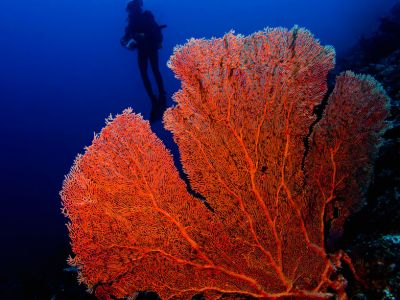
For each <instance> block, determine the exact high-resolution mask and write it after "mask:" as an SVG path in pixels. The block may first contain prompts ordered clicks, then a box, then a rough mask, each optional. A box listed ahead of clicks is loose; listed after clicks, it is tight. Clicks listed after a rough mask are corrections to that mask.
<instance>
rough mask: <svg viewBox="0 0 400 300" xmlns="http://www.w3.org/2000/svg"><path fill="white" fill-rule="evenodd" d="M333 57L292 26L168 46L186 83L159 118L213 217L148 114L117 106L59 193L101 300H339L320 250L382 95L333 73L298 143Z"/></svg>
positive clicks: (358, 172) (365, 157)
mask: <svg viewBox="0 0 400 300" xmlns="http://www.w3.org/2000/svg"><path fill="white" fill-rule="evenodd" d="M333 66H334V51H333V50H332V48H329V47H322V46H321V45H320V44H319V43H318V41H316V40H315V39H314V38H313V36H312V35H311V34H310V33H309V32H308V31H306V30H304V29H298V28H293V29H292V30H290V31H288V30H286V29H282V28H277V29H267V30H265V31H263V32H258V33H255V34H253V35H251V36H248V37H243V36H235V35H234V34H233V33H229V34H227V35H225V36H224V37H223V38H220V39H212V40H195V39H193V40H190V41H189V42H188V43H187V44H186V45H185V46H183V47H180V48H177V49H176V50H175V53H174V55H173V56H172V57H171V60H170V67H171V68H172V70H173V71H174V72H175V73H176V75H177V77H178V78H179V79H181V81H182V89H181V90H180V91H179V92H178V93H176V94H175V96H174V97H175V100H176V102H177V105H176V107H174V108H172V109H169V110H168V111H167V113H166V114H165V117H164V121H165V125H166V127H167V128H168V129H170V130H171V131H172V132H173V135H174V139H175V141H176V143H177V144H178V146H179V149H180V153H181V158H182V164H183V167H184V171H185V172H186V173H187V174H188V177H189V180H190V184H191V186H192V188H193V189H194V190H195V191H196V192H198V193H200V194H202V195H203V196H204V197H205V198H206V199H207V202H208V203H209V204H210V205H211V207H212V208H213V211H211V210H209V209H208V208H207V207H206V206H205V205H204V204H203V203H202V202H201V201H200V200H199V199H196V198H194V197H193V196H191V195H190V194H189V193H188V192H187V190H186V186H185V183H184V181H183V180H182V179H181V178H180V177H179V174H178V171H177V170H176V168H175V166H174V164H173V160H172V156H171V154H170V153H169V151H168V150H167V149H166V148H165V146H164V145H163V143H162V142H161V141H160V140H159V139H158V138H157V137H156V135H155V134H154V133H152V132H151V129H150V126H149V123H148V122H147V121H144V120H143V119H142V118H141V117H140V116H139V115H136V114H134V113H132V112H131V111H130V110H126V111H124V113H123V114H121V115H119V116H117V117H116V118H115V119H113V120H109V121H108V124H107V126H106V127H105V128H104V129H103V130H102V131H101V133H100V134H99V135H98V136H96V137H95V139H94V141H93V144H92V145H91V146H90V147H88V148H87V149H86V152H85V154H84V155H82V156H78V157H77V159H76V161H75V163H74V166H73V167H72V170H71V172H70V173H69V175H68V176H67V177H66V179H65V182H64V186H63V189H62V192H61V196H62V201H63V205H64V212H65V215H66V216H67V217H68V218H69V219H70V223H69V224H68V228H69V231H70V237H71V240H72V249H73V252H74V253H75V257H74V258H71V259H70V263H71V264H72V265H74V266H77V267H78V269H79V280H80V281H81V282H83V283H85V284H86V285H87V286H88V287H89V289H90V290H94V291H95V294H96V295H97V296H98V297H99V298H100V299H111V298H114V297H125V296H133V295H134V294H135V292H136V291H144V290H152V291H156V292H157V293H158V294H159V295H160V296H161V298H162V299H190V297H191V296H193V295H195V294H199V293H202V294H204V295H205V297H206V299H217V298H221V297H228V298H241V297H244V296H250V297H254V298H262V299H267V298H271V299H276V298H285V297H293V298H296V299H298V298H310V299H325V298H329V297H331V296H332V294H333V293H337V294H338V295H340V296H341V297H342V298H344V297H345V294H344V292H343V291H344V287H345V280H344V278H343V276H340V275H339V274H338V271H339V270H340V268H339V267H340V257H342V256H343V255H342V254H341V253H338V254H329V255H328V253H327V252H326V250H325V239H326V233H327V234H328V233H329V231H331V230H334V231H337V230H338V229H339V230H340V228H341V226H342V224H343V221H344V220H345V218H346V216H347V215H348V214H349V213H350V212H351V211H352V210H354V209H355V208H356V207H357V205H358V203H360V202H361V200H362V198H363V196H364V194H365V190H366V187H367V185H368V183H369V178H370V175H371V168H372V163H373V160H374V157H375V155H376V152H377V144H378V143H379V136H380V134H381V132H382V130H383V129H384V128H385V123H384V119H385V117H386V115H387V108H386V105H387V97H386V96H385V93H384V92H383V91H382V89H381V88H380V86H379V84H378V83H377V82H375V81H374V80H373V79H372V78H370V77H366V76H357V75H354V74H353V73H350V72H347V73H344V74H342V75H340V76H339V77H338V78H337V82H336V87H335V89H334V91H333V93H332V95H331V96H330V98H329V100H328V104H327V107H326V109H325V112H324V115H323V118H322V120H321V121H319V122H318V123H317V124H316V126H314V128H313V131H312V133H311V136H309V130H310V128H311V127H312V125H313V123H314V122H315V119H316V117H315V116H314V114H313V108H314V107H315V106H316V105H318V104H320V103H321V101H322V99H323V98H324V96H325V94H326V92H327V83H326V78H327V74H328V72H329V70H331V69H332V68H333ZM307 138H308V143H305V139H307ZM305 144H308V145H309V148H307V149H306V147H305ZM327 225H329V228H327V227H326V226H327ZM332 275H335V276H332Z"/></svg>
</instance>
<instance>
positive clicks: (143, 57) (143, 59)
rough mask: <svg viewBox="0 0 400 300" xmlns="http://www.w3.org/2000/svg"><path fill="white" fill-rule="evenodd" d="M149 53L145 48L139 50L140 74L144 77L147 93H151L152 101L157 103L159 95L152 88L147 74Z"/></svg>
mask: <svg viewBox="0 0 400 300" xmlns="http://www.w3.org/2000/svg"><path fill="white" fill-rule="evenodd" d="M148 58H149V57H148V53H147V51H144V50H141V49H140V50H138V64H139V70H140V76H141V77H142V81H143V84H144V87H145V89H146V92H147V94H148V95H149V97H150V99H151V102H152V104H153V105H155V104H156V103H155V102H156V101H157V97H156V96H155V95H154V93H153V89H152V88H151V83H150V79H149V75H148V74H147V60H148Z"/></svg>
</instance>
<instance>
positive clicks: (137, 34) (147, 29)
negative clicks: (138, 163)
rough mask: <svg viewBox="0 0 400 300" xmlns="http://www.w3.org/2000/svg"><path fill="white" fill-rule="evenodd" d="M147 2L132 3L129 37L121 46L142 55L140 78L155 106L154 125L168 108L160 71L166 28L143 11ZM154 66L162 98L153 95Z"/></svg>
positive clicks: (128, 29) (151, 115)
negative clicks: (159, 62)
mask: <svg viewBox="0 0 400 300" xmlns="http://www.w3.org/2000/svg"><path fill="white" fill-rule="evenodd" d="M142 7H143V0H132V1H130V2H129V3H128V5H127V7H126V11H127V13H128V25H127V26H126V28H125V35H124V36H123V37H122V39H121V45H122V46H123V47H126V48H127V49H130V50H135V49H136V50H137V51H138V65H139V70H140V76H141V77H142V80H143V84H144V87H145V89H146V92H147V94H148V95H149V97H150V99H151V103H152V109H151V114H150V121H155V120H158V119H161V117H162V115H163V113H164V110H165V108H166V95H165V89H164V85H163V80H162V77H161V73H160V70H159V68H158V50H159V49H160V48H161V47H162V45H161V44H162V39H163V36H162V33H161V29H163V28H165V27H166V25H161V26H160V25H158V24H157V23H156V21H155V19H154V16H153V14H152V13H151V12H150V11H148V10H145V11H143V8H142ZM148 62H150V65H151V69H152V71H153V74H154V77H155V80H156V83H157V88H158V97H157V96H156V95H155V94H154V93H153V89H152V87H151V83H150V79H149V76H148V74H147V66H148Z"/></svg>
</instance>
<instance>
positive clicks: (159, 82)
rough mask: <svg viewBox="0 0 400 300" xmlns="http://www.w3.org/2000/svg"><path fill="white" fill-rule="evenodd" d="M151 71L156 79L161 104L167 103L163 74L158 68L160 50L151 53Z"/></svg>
mask: <svg viewBox="0 0 400 300" xmlns="http://www.w3.org/2000/svg"><path fill="white" fill-rule="evenodd" d="M149 58H150V64H151V69H152V70H153V74H154V78H155V79H156V83H157V87H158V93H159V95H160V102H162V101H165V89H164V83H163V79H162V77H161V72H160V69H159V67H158V50H157V49H153V50H151V51H150V52H149Z"/></svg>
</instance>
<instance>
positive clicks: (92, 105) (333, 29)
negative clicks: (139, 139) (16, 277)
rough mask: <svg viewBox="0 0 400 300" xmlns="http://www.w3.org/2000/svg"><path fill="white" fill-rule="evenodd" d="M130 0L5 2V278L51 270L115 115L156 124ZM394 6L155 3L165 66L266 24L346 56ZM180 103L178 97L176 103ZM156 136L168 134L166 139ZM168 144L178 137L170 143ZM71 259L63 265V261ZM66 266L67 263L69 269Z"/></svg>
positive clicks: (366, 0)
mask: <svg viewBox="0 0 400 300" xmlns="http://www.w3.org/2000/svg"><path fill="white" fill-rule="evenodd" d="M126 2H127V1H124V0H79V1H78V0H19V1H18V0H0V103H1V106H0V112H1V117H0V134H1V138H0V151H1V152H0V154H1V155H0V168H1V169H0V257H1V258H2V263H1V267H0V276H3V278H4V277H5V276H12V274H13V273H18V272H20V271H21V270H25V271H26V270H29V271H30V272H34V273H40V272H44V270H46V269H47V268H49V267H51V266H49V263H50V262H52V261H56V260H58V259H59V257H60V253H64V252H67V251H68V247H67V246H68V237H67V232H66V228H65V226H64V223H65V222H66V220H65V219H64V218H63V216H62V215H61V214H60V198H59V196H58V192H59V190H60V188H61V184H62V180H63V177H64V175H65V174H67V173H68V171H69V168H70V167H71V165H72V162H73V160H74V157H75V156H76V154H77V153H82V151H83V147H84V146H87V145H89V144H90V142H91V140H92V138H93V133H94V132H99V131H100V129H101V127H102V126H103V125H104V119H105V118H106V117H107V116H108V115H109V114H110V113H112V114H116V113H119V112H121V111H122V110H123V109H124V108H126V107H129V106H130V107H132V108H133V109H134V110H135V111H137V112H141V113H142V114H143V115H144V116H145V117H146V118H148V115H149V109H150V107H149V100H148V98H147V96H146V94H145V93H144V88H143V86H142V83H141V80H140V77H139V74H138V70H137V66H136V53H133V52H129V51H127V50H125V49H123V48H122V47H121V46H120V45H119V39H120V37H121V36H122V34H123V29H124V25H125V18H126V16H125V10H124V8H125V5H126ZM395 2H396V1H395V0H385V1H384V0H351V1H349V0H324V1H321V0H319V1H317V0H306V1H299V0H276V1H271V0H253V1H250V0H247V1H237V0H233V1H232V0H231V1H228V0H203V1H184V0H180V1H178V0H170V1H165V0H147V1H146V0H145V7H146V8H147V9H150V10H152V11H153V13H154V15H155V17H156V19H157V21H158V22H159V23H161V24H164V23H165V24H168V28H167V29H165V30H164V38H165V42H164V48H163V49H162V50H161V53H160V55H161V59H160V61H161V71H162V74H163V76H164V80H165V85H166V88H167V91H168V93H169V95H171V94H172V93H173V92H175V91H177V89H178V88H179V82H178V81H177V80H175V79H174V76H173V74H172V73H171V71H170V70H169V69H167V67H166V61H167V60H168V57H169V56H170V55H171V54H172V51H173V47H174V45H176V44H183V43H185V41H186V39H188V38H190V37H207V38H208V37H212V36H221V35H222V34H224V33H225V32H227V31H229V30H230V29H234V30H235V31H236V32H237V33H243V34H250V33H252V32H254V31H256V30H260V29H262V28H264V27H266V26H271V27H273V26H285V27H292V26H293V25H294V24H298V25H300V26H303V27H307V28H308V29H310V30H311V31H312V32H313V33H314V34H315V36H316V37H317V38H319V39H320V40H321V42H322V43H323V44H331V45H333V46H335V48H336V49H337V52H338V54H339V55H340V54H341V53H343V52H344V51H345V50H346V49H348V48H349V47H350V46H351V45H352V44H353V43H355V42H356V41H357V39H358V38H359V37H360V36H361V35H364V34H368V33H370V32H372V31H373V30H374V29H376V26H377V24H378V20H379V17H380V16H383V15H384V14H385V13H386V12H387V11H388V10H389V8H390V7H391V6H392V5H393V4H394V3H395ZM171 103H172V101H171V100H169V104H171ZM155 130H156V131H157V132H158V133H159V134H160V135H161V137H162V138H164V139H167V138H168V136H167V135H165V133H164V132H162V131H161V126H160V124H156V126H155ZM168 145H170V142H168ZM62 263H64V261H63V262H62ZM62 263H60V264H62Z"/></svg>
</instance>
